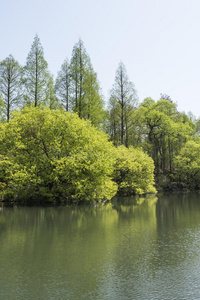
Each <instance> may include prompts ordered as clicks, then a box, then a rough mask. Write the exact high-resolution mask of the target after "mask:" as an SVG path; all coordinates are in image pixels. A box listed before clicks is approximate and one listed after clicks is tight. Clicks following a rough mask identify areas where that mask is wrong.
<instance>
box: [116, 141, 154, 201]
mask: <svg viewBox="0 0 200 300" xmlns="http://www.w3.org/2000/svg"><path fill="white" fill-rule="evenodd" d="M153 172H154V163H153V160H152V159H151V158H150V157H149V156H148V155H147V154H145V153H144V152H143V151H142V150H140V149H134V148H133V147H130V148H125V147H124V146H120V147H118V148H117V149H116V163H115V171H114V176H113V177H114V180H115V182H116V183H117V184H118V194H119V195H126V196H128V195H134V194H145V193H155V192H156V190H155V188H154V187H153V184H154V173H153Z"/></svg>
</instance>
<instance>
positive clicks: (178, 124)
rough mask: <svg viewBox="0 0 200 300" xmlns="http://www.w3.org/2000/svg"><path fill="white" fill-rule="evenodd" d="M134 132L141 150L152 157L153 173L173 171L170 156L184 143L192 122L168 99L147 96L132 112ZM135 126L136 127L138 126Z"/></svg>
mask: <svg viewBox="0 0 200 300" xmlns="http://www.w3.org/2000/svg"><path fill="white" fill-rule="evenodd" d="M133 119H134V122H135V124H136V126H135V128H134V132H135V133H139V135H140V137H138V138H137V140H139V141H140V142H139V143H138V145H139V146H142V147H143V149H144V150H145V151H147V153H148V154H149V155H150V156H151V157H152V158H153V160H154V163H155V168H156V173H159V172H160V171H161V170H162V171H167V170H168V171H170V172H172V170H173V159H174V157H175V156H176V155H178V153H179V151H180V149H181V148H182V146H183V145H184V144H185V142H186V141H187V140H188V139H190V138H191V136H194V135H195V130H194V124H193V123H192V122H191V121H190V120H189V118H188V117H187V116H186V115H185V114H180V113H179V112H178V111H177V109H176V105H175V104H174V103H173V102H171V101H168V100H159V101H157V102H155V101H154V100H152V99H151V98H147V99H145V100H144V102H143V103H141V105H140V107H139V108H138V109H137V110H136V111H135V112H134V115H133ZM138 128H139V129H138Z"/></svg>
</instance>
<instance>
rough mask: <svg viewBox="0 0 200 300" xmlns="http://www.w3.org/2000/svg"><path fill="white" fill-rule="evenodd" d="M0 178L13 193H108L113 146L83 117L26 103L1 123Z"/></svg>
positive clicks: (77, 196)
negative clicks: (10, 118) (9, 119)
mask: <svg viewBox="0 0 200 300" xmlns="http://www.w3.org/2000/svg"><path fill="white" fill-rule="evenodd" d="M1 132H2V135H1V144H0V154H1V158H0V181H1V182H3V183H5V184H6V189H5V190H4V191H3V193H4V194H3V195H4V196H5V197H6V196H7V197H8V196H9V197H11V196H12V197H15V198H17V199H29V198H34V197H36V198H38V197H42V198H43V199H45V198H46V199H51V200H52V201H56V200H58V201H59V200H93V199H94V200H97V201H98V200H101V199H103V198H106V199H110V198H111V197H112V196H114V195H115V193H116V189H117V187H116V184H115V183H114V182H113V181H112V180H111V174H112V173H113V163H114V158H113V154H112V152H113V146H112V144H111V143H110V142H108V138H107V136H106V135H105V134H104V133H103V132H100V131H98V130H97V129H95V128H94V127H93V126H91V124H90V122H89V121H84V120H81V119H80V118H78V116H77V115H76V114H72V113H69V112H64V110H50V109H48V108H43V109H39V108H37V107H36V108H34V107H29V108H28V107H26V108H24V109H23V110H22V111H21V112H15V114H14V117H13V118H12V120H11V121H10V122H9V123H8V124H5V125H4V124H1Z"/></svg>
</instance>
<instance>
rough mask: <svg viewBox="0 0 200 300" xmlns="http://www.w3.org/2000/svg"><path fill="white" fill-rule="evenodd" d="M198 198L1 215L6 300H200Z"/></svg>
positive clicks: (0, 264)
mask: <svg viewBox="0 0 200 300" xmlns="http://www.w3.org/2000/svg"><path fill="white" fill-rule="evenodd" d="M199 229H200V196H199V194H198V193H190V194H189V193H188V194H173V195H170V194H168V195H159V196H156V197H155V196H150V197H135V198H130V197H129V198H118V199H117V198H115V199H113V201H112V203H108V204H107V205H100V206H96V207H94V206H90V205H87V206H74V207H57V208H53V207H49V208H42V207H40V208H39V207H32V208H30V207H29V208H25V207H22V208H19V207H15V208H4V209H3V210H1V211H0V241H1V243H0V285H1V286H0V299H73V300H74V299H123V300H124V299H198V297H200V290H199V287H198V282H199V280H200V259H199V258H200V254H199V247H200V234H199V232H200V230H199Z"/></svg>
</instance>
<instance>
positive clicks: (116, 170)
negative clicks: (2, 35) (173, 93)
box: [0, 35, 200, 202]
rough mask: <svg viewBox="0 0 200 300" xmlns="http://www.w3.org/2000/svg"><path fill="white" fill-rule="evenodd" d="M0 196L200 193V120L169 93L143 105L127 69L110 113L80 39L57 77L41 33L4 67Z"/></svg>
mask: <svg viewBox="0 0 200 300" xmlns="http://www.w3.org/2000/svg"><path fill="white" fill-rule="evenodd" d="M0 118H1V122H0V130H1V131H0V132H1V134H0V197H1V199H3V200H6V199H12V200H15V201H24V200H26V201H27V200H28V201H33V200H34V199H35V200H36V199H37V200H38V199H39V200H40V199H42V200H48V201H54V202H55V201H56V202H59V201H80V200H96V201H99V200H102V199H111V198H112V197H113V196H114V195H115V194H116V193H118V194H120V195H132V194H144V193H152V192H155V187H154V176H155V180H156V188H157V189H174V188H184V189H199V188H200V181H199V180H200V158H199V155H200V154H199V153H200V139H199V133H200V120H197V119H196V118H195V117H194V116H193V115H192V114H191V113H190V114H189V115H186V114H185V113H180V112H179V111H178V110H177V106H176V104H175V103H173V101H172V100H171V99H170V97H169V96H167V95H161V98H160V99H159V100H158V101H154V100H153V99H151V98H146V99H144V101H143V102H141V103H140V104H138V98H137V92H136V90H135V87H134V84H133V83H132V82H130V81H129V78H128V75H127V72H126V68H125V66H124V64H123V63H122V62H120V63H119V66H118V68H117V70H116V77H115V80H114V84H113V87H112V88H111V90H110V98H109V99H108V108H107V109H105V107H104V101H103V96H102V95H101V92H100V85H99V82H98V79H97V74H96V73H95V72H94V70H93V67H92V64H91V60H90V57H89V55H88V54H87V52H86V49H85V47H84V45H83V42H82V41H81V40H79V41H78V43H77V44H75V45H74V47H73V51H72V57H71V60H68V59H67V58H66V59H65V61H64V62H63V64H62V66H61V69H60V71H59V72H58V75H57V78H56V80H55V82H54V79H53V76H52V75H51V73H50V72H49V70H48V63H47V62H46V60H45V58H44V51H43V48H42V45H41V43H40V40H39V38H38V36H37V35H36V37H35V39H34V41H33V44H32V46H31V50H30V52H29V54H28V56H27V60H26V64H25V66H20V65H19V63H18V62H17V61H16V60H15V59H14V57H13V56H12V55H9V56H8V57H7V58H5V59H4V60H2V61H1V62H0Z"/></svg>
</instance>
